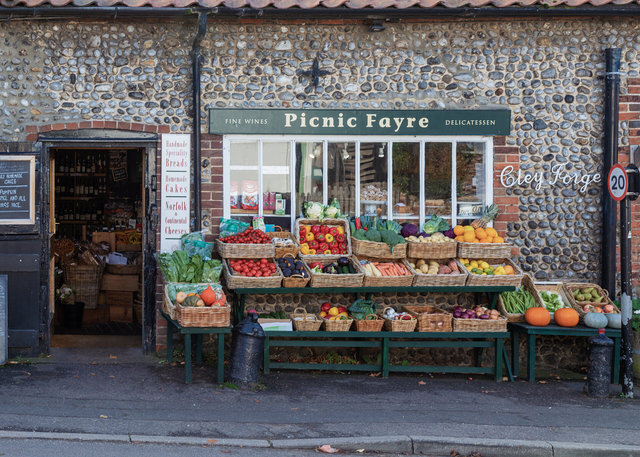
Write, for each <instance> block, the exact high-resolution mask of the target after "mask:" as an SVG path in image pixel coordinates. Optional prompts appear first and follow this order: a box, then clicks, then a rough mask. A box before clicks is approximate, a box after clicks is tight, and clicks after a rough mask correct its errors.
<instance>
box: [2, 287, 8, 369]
mask: <svg viewBox="0 0 640 457" xmlns="http://www.w3.org/2000/svg"><path fill="white" fill-rule="evenodd" d="M7 302H8V300H7V275H0V365H2V364H4V363H6V362H7V357H8V356H9V354H8V352H9V349H8V347H9V345H8V338H7V314H8V313H7V308H8V306H7Z"/></svg>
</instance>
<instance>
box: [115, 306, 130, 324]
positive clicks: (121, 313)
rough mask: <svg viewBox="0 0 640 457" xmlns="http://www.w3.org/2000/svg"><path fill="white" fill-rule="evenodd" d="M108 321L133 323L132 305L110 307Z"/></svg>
mask: <svg viewBox="0 0 640 457" xmlns="http://www.w3.org/2000/svg"><path fill="white" fill-rule="evenodd" d="M109 320H110V321H111V322H126V323H130V322H133V305H128V306H121V305H110V306H109Z"/></svg>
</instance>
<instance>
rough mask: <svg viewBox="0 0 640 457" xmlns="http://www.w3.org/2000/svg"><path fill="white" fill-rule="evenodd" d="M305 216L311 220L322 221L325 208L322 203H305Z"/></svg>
mask: <svg viewBox="0 0 640 457" xmlns="http://www.w3.org/2000/svg"><path fill="white" fill-rule="evenodd" d="M304 214H305V216H306V217H307V218H309V219H322V217H323V216H324V207H323V206H322V203H318V202H305V204H304Z"/></svg>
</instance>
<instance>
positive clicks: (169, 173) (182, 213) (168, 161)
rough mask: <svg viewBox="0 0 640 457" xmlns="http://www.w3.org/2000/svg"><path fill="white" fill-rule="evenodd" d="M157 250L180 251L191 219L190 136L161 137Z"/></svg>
mask: <svg viewBox="0 0 640 457" xmlns="http://www.w3.org/2000/svg"><path fill="white" fill-rule="evenodd" d="M161 184H162V192H161V195H162V197H161V200H162V201H161V209H160V217H161V224H160V226H161V227H160V229H161V235H160V250H161V251H163V252H167V251H172V250H174V249H180V237H181V236H182V235H184V234H185V233H189V229H190V220H191V217H190V216H191V214H190V211H191V208H190V200H191V199H190V197H191V136H190V135H188V134H187V135H185V134H165V135H162V177H161Z"/></svg>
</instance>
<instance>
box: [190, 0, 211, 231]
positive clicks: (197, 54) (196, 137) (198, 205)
mask: <svg viewBox="0 0 640 457" xmlns="http://www.w3.org/2000/svg"><path fill="white" fill-rule="evenodd" d="M205 33H207V13H205V12H200V13H198V32H197V33H196V36H195V38H194V39H193V46H192V48H191V59H192V65H193V72H192V75H193V77H192V79H193V82H192V84H193V211H194V231H199V230H200V229H201V225H202V201H201V199H200V196H201V194H202V177H201V173H202V170H201V165H200V164H201V161H202V148H201V147H200V138H201V133H202V132H201V131H202V125H201V117H200V66H201V65H202V60H203V57H202V52H201V49H200V43H202V39H203V38H204V35H205Z"/></svg>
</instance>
